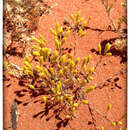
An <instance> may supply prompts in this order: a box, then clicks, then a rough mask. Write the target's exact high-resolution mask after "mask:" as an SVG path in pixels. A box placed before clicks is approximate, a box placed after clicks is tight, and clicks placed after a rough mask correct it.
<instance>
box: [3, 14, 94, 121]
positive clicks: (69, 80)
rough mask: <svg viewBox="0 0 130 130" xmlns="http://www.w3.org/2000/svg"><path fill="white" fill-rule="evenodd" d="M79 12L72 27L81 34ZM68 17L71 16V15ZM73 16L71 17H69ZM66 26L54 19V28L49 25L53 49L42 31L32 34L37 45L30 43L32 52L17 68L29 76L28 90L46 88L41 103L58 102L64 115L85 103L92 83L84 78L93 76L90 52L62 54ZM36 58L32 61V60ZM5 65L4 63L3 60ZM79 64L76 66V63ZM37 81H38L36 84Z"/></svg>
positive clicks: (92, 87)
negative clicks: (81, 57) (21, 65)
mask: <svg viewBox="0 0 130 130" xmlns="http://www.w3.org/2000/svg"><path fill="white" fill-rule="evenodd" d="M79 16H80V12H78V14H77V16H76V25H75V26H76V27H77V28H79V27H80V29H79V30H77V33H78V35H79V36H80V37H82V36H83V35H84V34H85V33H84V31H83V30H82V31H81V28H82V27H83V25H82V27H81V24H80V23H81V21H83V18H82V19H80V18H79ZM71 17H72V16H71ZM72 20H73V17H72ZM70 31H71V30H70V28H69V27H66V28H65V29H63V27H61V26H60V25H59V22H57V23H56V30H55V29H53V28H50V32H51V33H52V35H53V36H54V43H55V50H54V51H53V52H52V50H51V48H48V47H46V40H45V38H44V37H43V35H41V34H39V37H40V39H38V38H35V37H33V41H35V42H36V43H37V44H38V45H33V52H32V56H27V55H26V56H25V61H24V66H23V67H22V68H20V72H22V77H23V76H24V77H25V78H27V79H30V80H29V81H30V82H29V83H28V87H29V89H31V90H32V91H37V90H41V91H42V90H44V89H47V91H48V92H49V95H43V97H42V101H43V102H44V103H45V104H53V105H54V104H58V105H59V107H60V108H61V109H63V111H64V113H65V118H66V119H72V118H73V117H75V116H74V115H75V114H74V112H75V110H76V109H77V108H78V106H79V105H80V103H83V104H86V105H88V104H89V101H88V99H87V98H86V97H85V95H86V94H87V93H89V92H90V91H93V90H94V89H95V87H94V86H90V87H89V86H86V85H87V83H88V82H90V81H91V80H93V77H92V75H93V73H94V70H95V68H94V67H91V68H87V64H89V62H90V61H91V55H88V56H87V57H84V59H83V60H82V59H80V58H79V57H77V58H75V59H74V54H73V53H71V54H70V53H68V54H67V53H66V54H63V52H62V47H63V45H64V43H65V42H66V39H67V37H68V35H69V34H70ZM34 59H37V60H38V62H37V63H36V64H35V65H34V64H33V61H34ZM4 66H5V68H7V67H6V66H7V65H6V64H4ZM79 66H80V67H79ZM39 83H40V84H39Z"/></svg>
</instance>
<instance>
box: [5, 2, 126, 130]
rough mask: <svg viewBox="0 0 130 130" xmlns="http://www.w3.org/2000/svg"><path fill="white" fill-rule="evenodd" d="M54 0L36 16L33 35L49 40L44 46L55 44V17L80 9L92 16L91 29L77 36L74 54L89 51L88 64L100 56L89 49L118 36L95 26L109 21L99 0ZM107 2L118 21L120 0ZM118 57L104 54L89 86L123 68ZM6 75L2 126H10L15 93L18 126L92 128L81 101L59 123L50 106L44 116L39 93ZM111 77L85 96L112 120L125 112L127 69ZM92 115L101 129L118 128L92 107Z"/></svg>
mask: <svg viewBox="0 0 130 130" xmlns="http://www.w3.org/2000/svg"><path fill="white" fill-rule="evenodd" d="M55 2H56V3H57V5H56V4H55ZM55 2H54V1H53V0H51V2H50V3H51V4H52V5H54V7H53V8H52V11H51V14H48V15H45V16H42V17H41V18H40V19H39V23H38V29H37V31H36V33H35V34H36V37H38V34H39V33H41V34H43V36H44V37H45V38H46V40H47V41H48V42H47V46H48V47H51V48H54V43H53V36H52V35H51V34H50V32H49V28H50V27H53V28H55V23H56V21H59V22H60V23H63V21H64V18H65V17H69V14H71V13H73V14H76V13H77V11H78V10H80V11H81V15H82V16H83V17H85V18H86V20H87V19H88V16H90V17H91V20H90V21H89V23H87V26H88V27H90V29H88V30H87V35H86V36H85V37H83V38H82V39H77V43H78V44H77V47H76V56H78V57H84V56H87V55H88V54H91V55H92V60H91V61H90V63H89V66H93V65H95V64H96V63H97V61H98V60H99V55H97V54H96V53H95V52H92V49H95V50H97V45H98V44H99V43H101V42H102V41H104V40H109V39H112V38H116V37H118V35H117V34H116V33H114V32H112V31H103V32H102V33H101V32H99V31H95V30H94V29H101V30H106V29H107V28H108V25H111V23H110V21H109V19H108V16H107V13H106V11H105V8H104V6H103V5H102V3H101V0H94V1H93V0H68V1H67V0H62V1H61V0H55ZM110 2H111V3H113V7H114V10H113V12H112V18H113V20H114V23H115V24H116V25H117V19H118V18H119V17H120V16H122V15H125V13H126V12H124V11H123V10H124V9H123V8H122V7H121V5H120V3H121V2H122V0H118V1H116V0H110ZM73 39H74V38H73V36H70V37H69V40H68V41H73ZM30 46H31V45H30ZM23 60H24V59H23V58H20V57H17V56H10V57H9V61H10V62H13V63H16V64H17V65H19V66H22V65H23V63H22V62H23ZM121 60H122V59H121V57H120V56H116V55H112V56H111V57H103V59H102V62H101V63H100V64H99V66H98V67H97V69H96V71H95V74H94V75H93V77H94V80H93V81H92V82H90V83H89V84H88V86H89V85H96V84H99V83H101V82H102V81H104V80H105V79H106V78H108V77H110V76H111V75H113V74H116V73H118V72H119V71H120V70H121V68H122V64H121ZM104 63H105V65H104ZM5 75H6V77H7V78H8V79H9V80H8V81H4V128H7V127H9V126H10V110H11V105H12V103H13V100H14V98H15V97H16V99H17V100H19V101H21V103H20V104H19V105H18V109H19V112H20V116H19V120H18V130H32V129H33V130H56V129H61V130H95V127H94V125H93V124H92V123H91V122H92V117H91V115H90V112H89V107H88V106H87V105H86V106H84V105H81V106H79V107H78V108H77V110H76V115H77V118H74V119H73V120H72V121H70V122H69V123H68V125H67V126H66V127H65V126H63V124H62V123H61V126H60V125H58V123H59V122H61V121H60V120H58V119H56V118H55V117H54V116H53V110H50V112H49V114H48V115H47V116H46V115H44V112H43V111H44V104H43V103H42V99H41V97H42V95H41V96H38V97H36V98H31V97H30V94H29V91H27V92H26V91H24V92H22V90H23V89H25V90H26V88H24V86H20V85H19V84H18V79H17V78H11V77H10V76H9V75H8V74H5ZM117 77H118V78H119V80H118V81H117V82H116V83H117V85H118V86H120V87H121V89H119V88H118V87H116V86H115V81H114V79H115V78H117ZM114 79H112V80H111V82H107V84H106V86H105V87H103V88H102V89H99V88H98V89H96V90H94V91H93V92H91V93H89V94H88V100H89V102H90V104H91V106H92V107H93V108H96V110H97V111H98V112H99V113H101V114H102V115H104V116H106V115H107V118H108V119H109V120H111V121H117V120H119V119H120V118H121V116H122V115H123V114H124V113H125V112H126V73H124V74H119V75H117V76H115V77H114ZM20 91H21V92H20ZM18 93H19V94H18ZM36 101H38V102H36ZM108 104H112V109H111V110H110V111H108V112H107V106H108ZM39 112H41V113H40V114H39V115H38V116H37V117H35V118H34V117H33V116H34V115H36V114H38V113H39ZM51 116H52V117H51ZM49 117H51V118H50V120H48V121H47V120H46V119H47V118H49ZM93 117H94V119H95V121H94V123H95V125H96V128H97V129H100V127H101V126H104V127H105V128H106V130H118V129H119V128H118V127H113V126H112V125H111V122H109V121H107V120H106V119H104V118H103V117H102V116H101V115H99V114H97V112H95V111H93ZM122 121H123V125H121V127H122V128H125V127H126V120H125V119H124V120H122ZM59 124H60V123H59ZM58 127H59V128H58Z"/></svg>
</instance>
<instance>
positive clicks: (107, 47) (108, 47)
mask: <svg viewBox="0 0 130 130" xmlns="http://www.w3.org/2000/svg"><path fill="white" fill-rule="evenodd" d="M111 46H112V45H111V44H110V43H107V44H106V45H105V48H104V49H103V48H102V46H101V44H98V47H97V48H98V52H99V54H100V55H101V54H103V55H106V56H111V55H112V53H111V52H109V51H110V49H111Z"/></svg>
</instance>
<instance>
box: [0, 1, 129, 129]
mask: <svg viewBox="0 0 130 130" xmlns="http://www.w3.org/2000/svg"><path fill="white" fill-rule="evenodd" d="M129 7H130V4H129V2H128V0H127V20H128V21H127V22H128V26H127V29H128V33H127V34H128V36H129V34H130V26H129V21H130V8H129ZM129 44H130V38H129V37H128V40H127V46H128V49H127V52H128V53H127V54H128V61H127V67H130V57H129V55H130V45H129ZM0 67H1V69H0V84H1V85H0V130H2V129H3V69H2V68H3V0H0ZM127 74H128V75H127V114H128V116H127V129H128V128H130V115H129V112H130V103H129V100H130V86H129V84H130V80H129V75H130V69H128V70H127Z"/></svg>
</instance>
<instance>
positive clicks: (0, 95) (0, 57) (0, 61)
mask: <svg viewBox="0 0 130 130" xmlns="http://www.w3.org/2000/svg"><path fill="white" fill-rule="evenodd" d="M0 67H1V69H0V84H1V85H0V130H3V69H2V68H3V0H0Z"/></svg>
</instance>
